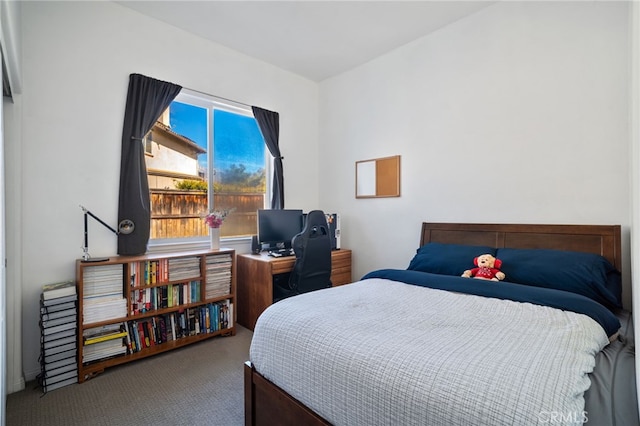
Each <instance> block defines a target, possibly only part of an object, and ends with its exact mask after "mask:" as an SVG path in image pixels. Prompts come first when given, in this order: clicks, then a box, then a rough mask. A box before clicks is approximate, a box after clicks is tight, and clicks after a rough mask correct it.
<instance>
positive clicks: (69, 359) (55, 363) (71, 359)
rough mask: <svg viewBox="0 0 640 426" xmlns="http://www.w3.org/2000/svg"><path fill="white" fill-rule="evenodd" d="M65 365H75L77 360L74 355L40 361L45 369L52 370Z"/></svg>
mask: <svg viewBox="0 0 640 426" xmlns="http://www.w3.org/2000/svg"><path fill="white" fill-rule="evenodd" d="M65 365H73V366H74V367H77V365H78V361H77V359H76V357H75V356H70V357H67V358H63V359H60V360H58V361H53V362H48V363H45V362H42V366H43V367H44V369H45V370H53V369H55V368H60V367H64V366H65Z"/></svg>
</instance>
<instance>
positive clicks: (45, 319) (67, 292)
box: [37, 281, 78, 393]
mask: <svg viewBox="0 0 640 426" xmlns="http://www.w3.org/2000/svg"><path fill="white" fill-rule="evenodd" d="M77 300H78V294H77V292H76V285H75V283H74V282H73V281H65V282H60V283H55V284H48V285H45V286H44V287H43V289H42V294H41V296H40V331H41V338H40V374H39V375H38V377H37V379H38V383H39V384H40V386H41V387H42V391H43V392H45V393H46V392H48V391H51V390H54V389H58V388H61V387H63V386H67V385H69V384H72V383H76V382H77V381H78V358H77V341H78V311H77V307H76V303H77Z"/></svg>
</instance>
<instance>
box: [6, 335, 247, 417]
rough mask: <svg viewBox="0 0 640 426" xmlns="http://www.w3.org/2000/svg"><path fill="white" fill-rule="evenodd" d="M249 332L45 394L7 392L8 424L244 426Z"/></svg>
mask: <svg viewBox="0 0 640 426" xmlns="http://www.w3.org/2000/svg"><path fill="white" fill-rule="evenodd" d="M251 336H252V333H251V331H249V330H247V329H246V328H243V327H239V326H238V327H236V335H235V336H230V337H216V338H213V339H209V340H206V341H203V342H200V343H197V344H194V345H191V346H188V347H184V348H181V349H178V350H175V351H171V352H167V353H164V354H160V355H156V356H154V357H150V358H147V359H144V360H140V361H137V362H133V363H129V364H126V365H122V366H119V367H114V368H111V369H107V370H105V372H104V373H102V374H100V375H98V376H96V377H95V378H93V379H91V380H88V381H86V382H84V383H82V384H73V385H69V386H67V387H64V388H60V389H56V390H54V391H51V392H48V393H47V394H44V395H43V394H42V391H41V390H40V389H39V388H35V389H34V386H35V382H30V383H28V384H27V388H26V389H25V390H23V391H21V392H16V393H12V394H10V395H8V396H7V413H6V414H7V416H6V419H7V422H6V424H7V425H8V426H18V425H30V426H36V425H43V426H45V425H46V426H55V425H64V426H73V425H96V426H98V425H109V426H111V425H225V426H226V425H242V424H244V405H243V404H244V401H243V398H244V394H243V365H244V362H245V361H246V360H248V359H249V345H250V343H251Z"/></svg>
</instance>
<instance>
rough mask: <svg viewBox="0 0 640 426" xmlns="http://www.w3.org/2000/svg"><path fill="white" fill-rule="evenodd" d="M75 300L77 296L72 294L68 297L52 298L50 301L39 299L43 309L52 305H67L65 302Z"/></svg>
mask: <svg viewBox="0 0 640 426" xmlns="http://www.w3.org/2000/svg"><path fill="white" fill-rule="evenodd" d="M76 300H78V295H77V294H72V295H69V296H63V297H54V298H52V299H42V298H41V304H42V306H45V307H52V306H54V305H60V304H63V303H67V302H75V301H76Z"/></svg>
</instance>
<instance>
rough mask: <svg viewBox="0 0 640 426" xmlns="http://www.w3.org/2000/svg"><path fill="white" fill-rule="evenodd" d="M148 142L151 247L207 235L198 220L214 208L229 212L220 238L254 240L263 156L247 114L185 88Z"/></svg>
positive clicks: (255, 127) (254, 125) (262, 190)
mask: <svg viewBox="0 0 640 426" xmlns="http://www.w3.org/2000/svg"><path fill="white" fill-rule="evenodd" d="M146 139H147V138H146ZM148 139H149V140H148V141H147V142H145V154H146V155H145V160H146V165H147V176H148V178H149V189H150V192H151V240H152V241H155V242H161V241H178V240H181V241H188V240H193V239H198V238H200V239H201V238H202V237H205V236H207V235H209V229H208V228H207V226H206V225H205V223H204V220H203V216H204V215H205V214H207V212H209V211H211V210H213V209H233V212H232V213H231V215H229V216H228V217H227V219H226V220H225V222H224V224H223V226H222V227H221V229H220V230H221V236H222V237H242V236H249V235H253V234H256V233H257V230H256V227H257V220H256V212H257V210H258V209H262V208H264V206H265V199H266V197H265V195H266V189H267V185H266V182H267V179H266V176H267V173H266V172H267V170H266V164H267V161H266V156H265V155H266V153H267V151H266V147H265V143H264V139H263V138H262V134H261V133H260V129H259V128H258V123H257V122H256V120H255V118H254V117H253V114H252V112H251V108H250V107H246V106H242V105H239V104H234V103H233V102H231V101H227V100H221V99H216V98H213V97H208V96H206V95H202V94H200V93H194V92H190V91H187V90H186V89H183V90H182V92H180V94H179V95H178V96H177V97H176V98H175V100H174V101H173V102H172V103H171V105H170V106H169V108H168V109H167V110H166V111H165V112H164V113H163V114H162V116H161V117H160V118H159V119H158V121H157V122H156V124H155V125H154V126H153V128H152V130H151V132H150V135H149V137H148Z"/></svg>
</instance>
